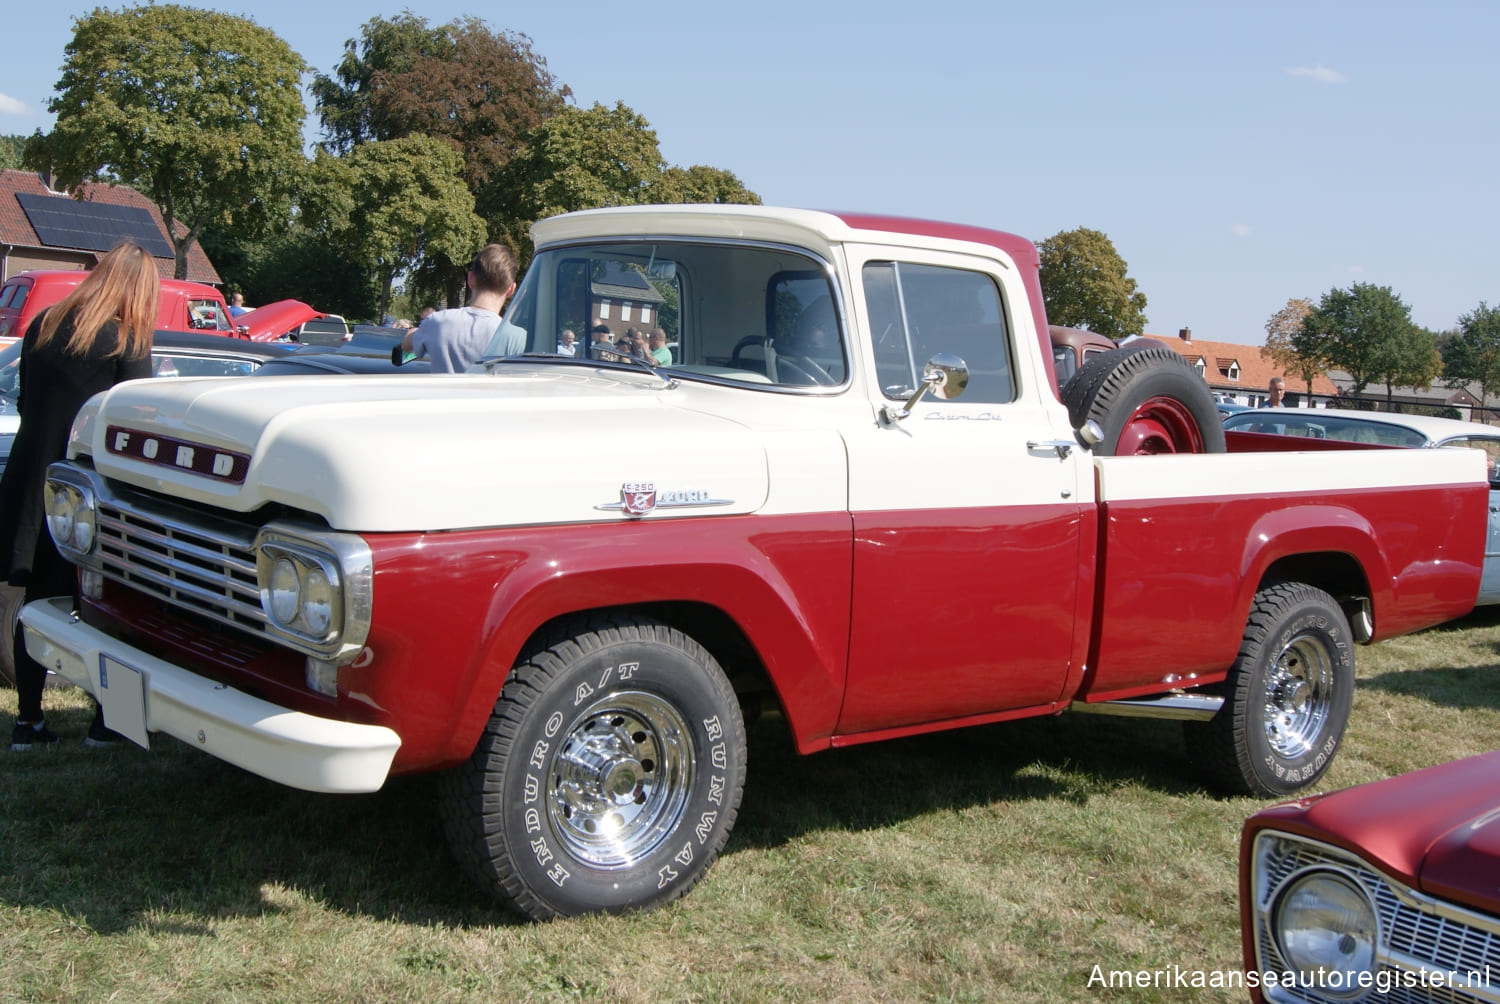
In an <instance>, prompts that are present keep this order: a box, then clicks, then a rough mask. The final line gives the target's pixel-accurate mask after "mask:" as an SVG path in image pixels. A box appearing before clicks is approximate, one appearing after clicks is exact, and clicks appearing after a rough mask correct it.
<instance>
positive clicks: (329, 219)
mask: <svg viewBox="0 0 1500 1004" xmlns="http://www.w3.org/2000/svg"><path fill="white" fill-rule="evenodd" d="M462 171H463V159H462V158H461V157H460V156H459V155H458V153H457V152H455V151H454V150H453V149H452V148H451V147H449V146H448V145H447V144H445V143H442V142H440V141H439V140H435V139H431V138H428V137H426V136H408V137H405V138H403V139H393V140H384V141H379V142H374V143H364V144H361V145H360V146H358V147H356V148H355V149H354V150H353V151H352V152H350V153H348V154H346V155H345V156H343V157H333V156H331V155H329V154H328V153H326V152H324V151H321V150H320V151H318V154H317V156H316V158H315V159H314V161H313V163H312V165H311V166H310V167H309V168H308V184H307V186H306V188H305V190H304V193H303V197H302V203H301V205H302V213H303V219H304V221H305V222H306V223H307V224H308V225H309V226H310V227H312V228H313V229H314V230H315V231H316V232H318V233H320V234H322V235H324V236H325V237H326V238H327V239H328V241H329V242H330V243H331V244H332V245H333V246H334V247H336V248H338V249H339V251H340V252H341V253H342V254H343V255H344V256H345V257H347V258H349V259H350V260H351V261H354V262H358V263H360V264H361V265H363V266H364V267H366V268H368V269H369V270H370V271H371V272H372V273H373V274H374V275H375V276H376V277H377V280H378V283H379V288H380V300H379V312H380V313H381V314H384V313H385V311H386V309H387V308H388V307H389V306H390V302H391V289H392V286H393V285H394V281H395V278H396V276H398V275H402V274H405V273H407V272H410V271H411V270H412V269H413V268H414V267H415V266H416V265H417V263H418V262H419V261H422V260H424V259H425V260H429V261H436V262H441V263H443V264H444V265H445V266H447V267H448V268H456V267H459V266H460V265H461V263H463V262H466V261H467V260H468V259H469V258H471V257H472V256H473V255H474V252H476V251H478V250H479V249H480V248H481V247H482V246H484V243H485V228H484V221H483V220H481V219H480V218H479V217H478V216H477V215H475V213H474V197H473V195H471V194H470V193H469V190H468V188H467V187H466V186H465V185H464V183H463V179H462V177H461V174H462Z"/></svg>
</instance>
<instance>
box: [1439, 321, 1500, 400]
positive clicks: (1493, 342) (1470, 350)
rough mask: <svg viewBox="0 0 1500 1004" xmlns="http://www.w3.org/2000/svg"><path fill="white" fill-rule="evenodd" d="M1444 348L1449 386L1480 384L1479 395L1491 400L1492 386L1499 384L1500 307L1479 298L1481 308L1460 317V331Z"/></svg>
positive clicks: (1498, 385) (1444, 365)
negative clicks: (1492, 305)
mask: <svg viewBox="0 0 1500 1004" xmlns="http://www.w3.org/2000/svg"><path fill="white" fill-rule="evenodd" d="M1445 349H1446V351H1444V352H1443V375H1444V376H1446V377H1447V378H1448V386H1449V387H1461V386H1463V385H1464V384H1466V383H1477V384H1479V399H1480V401H1481V402H1484V403H1488V401H1489V397H1490V391H1491V389H1493V388H1495V387H1500V309H1497V308H1494V307H1491V306H1489V304H1487V303H1485V302H1483V301H1480V304H1479V306H1478V308H1476V309H1475V310H1472V311H1470V312H1469V313H1467V314H1464V315H1463V316H1462V317H1460V318H1459V319H1458V333H1457V334H1456V335H1454V336H1453V337H1452V338H1451V339H1449V340H1448V343H1447V345H1446V347H1445Z"/></svg>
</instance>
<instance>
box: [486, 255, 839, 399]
mask: <svg viewBox="0 0 1500 1004" xmlns="http://www.w3.org/2000/svg"><path fill="white" fill-rule="evenodd" d="M506 321H507V322H508V323H510V324H513V325H516V326H517V327H520V328H523V329H524V330H525V331H526V349H527V351H528V352H533V353H535V352H541V353H547V354H555V355H558V356H561V357H571V358H574V359H586V360H592V361H594V362H603V363H615V362H619V361H621V359H622V357H623V356H624V355H625V354H627V353H628V354H629V355H630V356H634V357H642V358H645V359H646V360H648V362H649V363H650V364H651V365H653V366H656V367H659V368H661V369H662V370H663V372H664V373H665V374H667V375H671V376H689V377H697V378H702V379H708V380H733V381H736V382H739V383H743V384H747V385H751V386H756V387H767V388H773V387H792V388H799V389H817V388H827V387H838V386H842V385H843V384H844V383H846V381H847V380H848V374H849V364H848V349H847V346H846V342H845V338H844V334H843V327H844V318H843V309H842V304H840V302H839V299H838V296H837V293H836V292H835V289H834V286H833V284H832V282H831V281H830V279H829V269H828V267H827V266H826V265H824V264H823V263H822V262H820V261H818V260H816V259H814V258H812V257H810V256H808V255H806V254H804V253H800V252H797V251H793V250H790V249H787V248H781V247H773V246H756V245H745V244H735V245H727V244H713V243H709V242H688V241H683V242H680V243H661V242H645V241H642V242H635V241H617V242H611V243H599V244H590V245H575V246H571V247H565V248H553V249H550V250H546V251H543V252H541V253H540V254H538V255H537V256H536V258H534V259H533V260H532V262H531V265H530V267H528V268H527V270H526V278H525V280H524V281H523V282H522V283H521V288H520V289H519V290H518V291H517V292H516V295H515V299H514V300H513V302H512V304H511V308H510V311H509V312H508V313H507V314H506ZM633 365H634V364H633Z"/></svg>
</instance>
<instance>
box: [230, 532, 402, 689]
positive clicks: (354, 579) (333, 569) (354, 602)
mask: <svg viewBox="0 0 1500 1004" xmlns="http://www.w3.org/2000/svg"><path fill="white" fill-rule="evenodd" d="M251 547H252V550H253V551H254V553H255V579H256V583H257V585H258V586H259V587H260V606H261V610H263V611H264V612H265V615H266V627H267V628H268V629H269V633H270V634H271V635H272V636H273V637H274V638H276V640H278V641H279V642H281V644H283V645H287V646H289V647H290V648H292V649H295V650H296V651H298V652H303V653H305V654H307V655H309V656H312V657H313V658H315V659H321V660H325V661H327V662H329V663H330V664H332V665H335V666H337V665H342V664H343V663H345V662H347V661H349V660H351V659H353V658H355V657H356V656H357V655H358V654H359V652H360V651H361V650H362V649H363V648H364V644H365V639H366V638H368V637H369V632H370V611H371V603H372V600H371V597H372V591H373V585H374V580H373V572H372V566H371V557H370V547H369V545H368V544H366V543H365V541H364V540H363V538H361V537H358V536H356V535H354V534H348V533H335V532H333V531H330V530H321V529H313V528H310V527H307V526H301V525H296V524H293V523H290V522H280V521H275V522H272V523H268V524H266V525H265V526H263V527H261V530H260V532H259V533H258V534H257V535H256V537H255V541H254V543H253V544H252V545H251Z"/></svg>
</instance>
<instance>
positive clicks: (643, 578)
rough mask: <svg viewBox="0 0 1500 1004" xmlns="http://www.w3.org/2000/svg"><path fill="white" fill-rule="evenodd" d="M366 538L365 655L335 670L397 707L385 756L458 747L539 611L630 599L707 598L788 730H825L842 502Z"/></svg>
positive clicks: (833, 663)
mask: <svg viewBox="0 0 1500 1004" xmlns="http://www.w3.org/2000/svg"><path fill="white" fill-rule="evenodd" d="M370 541H371V547H372V551H373V552H374V554H375V569H376V572H375V576H376V586H375V604H376V609H375V616H374V619H373V623H374V626H373V627H372V642H371V646H370V647H371V649H372V651H374V652H375V653H376V655H375V657H374V658H373V659H371V660H370V661H369V662H368V664H366V665H364V666H361V667H359V668H358V669H349V670H346V671H345V674H346V676H345V679H347V680H348V686H349V689H350V690H351V691H352V690H354V689H355V688H356V687H363V690H362V692H363V693H365V694H367V695H369V696H370V697H371V698H372V703H375V704H377V705H378V706H379V707H380V708H382V709H383V716H384V717H389V718H391V719H394V720H396V721H399V723H400V724H399V725H398V726H397V731H398V732H399V733H400V734H401V737H402V749H401V755H400V756H399V757H398V760H397V763H396V765H395V767H394V768H393V769H394V770H395V771H396V772H402V771H406V770H415V769H430V768H433V767H441V766H445V765H448V764H452V763H457V762H459V761H461V760H463V759H464V758H465V757H467V756H468V755H469V753H470V752H471V751H472V750H473V748H474V746H475V744H476V743H477V742H478V740H479V737H480V735H481V734H482V732H483V730H484V727H485V724H486V723H487V722H488V721H489V717H490V713H491V711H492V709H493V707H494V704H495V701H496V699H497V698H498V696H499V693H500V688H501V687H502V686H503V684H504V682H505V679H506V677H507V676H508V674H509V673H510V670H511V668H512V667H513V666H514V665H515V663H516V661H517V659H518V657H519V656H520V654H521V652H522V651H523V649H524V648H525V647H526V644H527V642H528V641H529V640H530V639H531V638H532V637H533V636H534V635H536V633H537V632H538V631H539V630H541V629H542V628H543V626H544V625H546V624H548V623H550V622H552V621H555V620H556V619H558V618H560V617H565V616H567V615H569V614H573V613H579V612H583V611H593V610H601V609H607V608H610V607H618V606H626V605H636V604H644V603H663V602H690V603H700V604H705V605H707V606H711V607H714V608H716V609H718V610H721V611H722V612H723V613H725V614H726V615H727V616H728V617H729V618H731V619H732V620H733V621H734V622H735V623H736V624H738V625H739V627H740V628H741V630H743V631H744V633H745V635H746V637H747V638H749V640H750V643H751V644H752V645H753V646H754V648H755V649H756V651H757V653H758V654H759V656H760V658H761V659H762V661H763V662H764V664H765V667H766V670H767V672H768V674H769V676H770V678H771V681H772V684H773V686H774V687H775V689H776V691H777V694H778V697H779V698H780V700H781V703H782V706H783V708H784V709H785V711H786V714H787V718H788V721H789V723H790V724H791V726H792V729H793V732H794V734H795V735H796V737H797V740H798V743H799V745H803V746H804V747H805V746H806V745H807V744H813V745H816V743H817V742H818V741H819V740H820V739H821V738H824V737H826V736H828V735H830V734H831V733H832V731H833V727H834V724H835V722H836V720H837V717H838V709H839V703H840V700H841V699H842V695H843V687H844V673H845V668H846V665H847V661H848V635H849V604H850V577H851V567H852V547H853V544H852V531H851V527H850V523H849V518H848V516H847V514H842V513H832V514H812V515H792V516H778V517H766V516H729V517H717V518H696V519H694V518H688V519H646V520H629V519H626V518H623V517H622V518H621V520H620V521H619V522H613V523H607V524H586V525H572V526H553V527H544V528H525V529H500V530H491V531H464V532H461V533H444V534H425V535H408V536H404V537H403V538H401V539H381V538H370ZM643 555H651V556H654V557H653V558H652V560H650V561H649V562H643V561H642V556H643ZM377 636H378V638H377ZM398 681H399V682H398Z"/></svg>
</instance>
